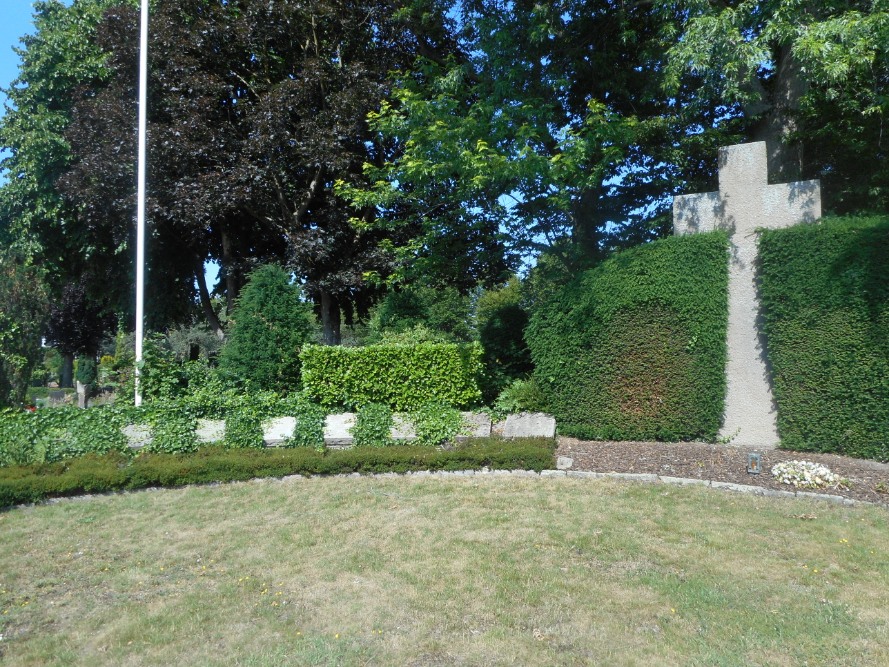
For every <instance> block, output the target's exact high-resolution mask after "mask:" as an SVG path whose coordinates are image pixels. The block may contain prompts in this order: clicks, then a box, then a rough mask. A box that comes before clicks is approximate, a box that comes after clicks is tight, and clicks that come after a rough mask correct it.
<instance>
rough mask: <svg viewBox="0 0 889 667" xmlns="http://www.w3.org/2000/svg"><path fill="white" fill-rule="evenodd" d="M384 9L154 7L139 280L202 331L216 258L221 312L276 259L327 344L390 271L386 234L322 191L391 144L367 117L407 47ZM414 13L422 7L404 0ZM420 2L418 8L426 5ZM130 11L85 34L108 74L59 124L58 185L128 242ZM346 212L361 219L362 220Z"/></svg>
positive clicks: (384, 153) (248, 2)
mask: <svg viewBox="0 0 889 667" xmlns="http://www.w3.org/2000/svg"><path fill="white" fill-rule="evenodd" d="M402 4H403V3H400V2H398V1H397V0H384V1H382V2H381V1H378V0H373V1H372V0H316V1H314V2H312V3H296V2H286V1H284V0H271V1H270V0H225V1H223V0H175V1H174V0H160V1H159V2H157V3H155V6H154V8H153V14H152V22H151V30H150V46H149V66H150V72H151V73H150V80H149V89H150V90H149V100H150V101H149V109H148V115H149V139H148V149H149V166H148V181H149V188H148V189H149V193H148V194H149V200H148V217H149V222H150V225H151V229H152V235H151V239H150V243H149V252H150V258H151V266H152V272H151V273H150V276H149V278H150V281H156V282H157V287H156V288H155V289H161V290H163V291H165V293H166V294H167V295H168V296H170V297H174V296H176V295H179V294H184V293H186V292H191V291H192V290H193V289H194V288H193V287H192V285H193V284H194V282H195V281H196V282H197V287H198V297H199V299H200V301H201V303H202V305H203V310H204V312H205V314H206V315H207V318H208V321H209V322H210V323H211V325H212V326H213V327H215V328H217V329H219V328H220V325H219V322H218V321H217V320H215V318H214V316H213V313H212V308H211V305H210V294H209V291H208V290H207V289H206V286H205V285H204V280H203V271H202V267H203V264H204V262H206V261H207V260H211V259H212V260H216V261H218V262H219V263H220V265H221V277H222V280H221V285H220V288H219V289H220V291H221V292H223V293H224V294H225V296H226V298H227V300H228V305H229V306H230V307H231V306H232V305H233V303H234V300H235V299H236V298H237V295H238V292H239V290H240V288H241V286H242V284H243V282H244V277H245V276H246V275H247V273H248V272H249V271H250V270H251V269H252V268H254V267H256V266H258V265H260V264H263V263H266V262H270V261H275V262H281V263H284V264H285V265H286V266H287V267H288V269H290V270H292V271H293V272H294V273H295V274H296V275H297V276H298V277H299V279H300V282H301V284H302V285H303V287H304V290H305V292H306V294H307V295H308V296H309V297H310V298H311V299H312V300H313V301H314V302H315V304H316V307H317V309H318V310H319V311H320V314H321V317H322V321H323V323H324V334H325V339H326V340H327V341H328V342H330V343H336V342H338V341H339V326H340V313H341V312H344V313H345V314H346V316H347V317H350V316H351V314H352V312H353V311H355V310H356V309H357V310H359V311H365V310H366V309H367V307H368V306H369V305H370V304H371V303H372V301H373V299H374V298H375V297H376V294H377V287H376V283H375V282H374V281H373V280H371V279H370V278H371V277H373V276H377V275H381V274H382V275H387V274H388V273H389V272H390V271H391V264H392V261H393V257H392V254H391V253H390V252H388V251H387V250H386V244H385V243H384V241H385V239H386V238H387V237H393V236H395V237H397V238H399V240H400V241H402V242H403V241H404V237H405V236H407V235H409V234H410V233H411V230H409V229H398V230H396V231H395V232H393V231H389V230H382V229H379V228H374V229H364V230H362V229H361V228H360V226H359V225H355V224H353V223H352V222H351V220H350V218H351V217H352V216H354V215H356V213H355V211H354V210H352V209H350V208H349V207H348V206H346V205H345V204H344V202H343V201H342V200H341V199H339V197H338V196H336V195H335V194H334V192H333V186H334V184H335V183H336V182H338V181H343V182H356V181H360V180H361V179H363V178H364V176H363V174H362V166H363V164H364V163H365V162H371V163H375V164H383V163H384V162H385V161H386V159H387V157H388V155H389V154H390V153H391V151H392V150H393V149H394V142H391V141H388V142H387V141H384V140H383V139H381V138H380V137H379V136H378V135H377V134H375V133H373V132H372V131H371V130H370V129H369V128H368V124H367V115H368V113H369V112H371V111H374V110H375V109H377V108H378V107H379V105H380V102H381V100H382V99H383V98H384V97H385V96H386V94H387V92H388V86H389V84H388V81H389V73H390V72H391V71H393V70H396V69H400V68H405V67H407V66H408V65H409V64H410V63H411V60H412V58H413V54H414V53H415V52H416V51H417V49H418V48H419V46H418V45H419V43H420V40H419V39H418V38H416V37H415V36H414V33H413V32H412V28H411V26H412V25H414V23H415V22H414V21H413V19H412V18H411V16H412V14H411V13H410V12H407V13H405V12H403V11H400V10H401V9H404V8H403V7H402ZM408 4H423V3H415V2H413V3H408ZM426 4H430V3H426ZM137 28H138V15H137V13H136V11H135V9H133V8H132V7H130V6H118V7H114V8H112V9H110V10H109V11H108V12H107V13H106V14H105V18H104V20H103V21H102V23H101V24H100V25H99V27H98V29H97V38H96V39H97V43H98V44H99V46H100V47H101V49H102V50H103V51H105V52H107V53H109V54H110V55H109V59H108V67H109V69H110V71H111V75H110V76H109V78H108V82H107V83H106V84H104V85H101V86H85V87H83V89H82V90H81V91H80V94H79V95H78V98H77V101H76V103H75V106H74V111H73V115H74V120H73V123H72V124H71V126H70V128H69V129H68V131H67V134H66V137H67V139H68V140H69V141H70V143H71V146H72V151H73V155H74V160H73V162H72V164H71V167H70V169H69V170H68V171H67V173H66V174H65V175H64V176H63V178H62V179H61V181H60V183H61V186H62V189H63V191H64V193H65V194H66V196H67V197H68V198H69V199H70V200H71V201H73V202H76V203H77V205H78V206H79V207H80V208H81V210H83V211H84V215H85V216H86V218H87V219H89V220H90V221H91V224H96V225H100V226H102V227H103V228H107V229H109V230H112V231H113V233H114V235H115V238H122V239H128V238H130V237H131V236H132V212H133V210H134V204H135V202H134V194H133V188H132V165H133V162H134V156H135V141H136V137H135V134H134V132H133V130H132V127H133V126H132V122H131V119H133V118H135V114H136V107H135V100H136V89H135V86H136V72H137V67H136V57H137V52H136V43H137V40H136V39H135V35H136V34H137ZM357 216H358V217H359V218H360V217H362V216H363V217H366V218H367V217H373V216H372V211H370V210H363V211H358V213H357Z"/></svg>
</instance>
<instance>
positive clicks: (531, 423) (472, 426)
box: [123, 412, 556, 449]
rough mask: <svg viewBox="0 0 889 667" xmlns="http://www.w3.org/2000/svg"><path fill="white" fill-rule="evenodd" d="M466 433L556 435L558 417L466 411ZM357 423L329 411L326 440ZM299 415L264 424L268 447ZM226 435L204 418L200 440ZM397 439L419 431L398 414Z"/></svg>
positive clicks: (141, 433) (348, 439)
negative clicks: (496, 418)
mask: <svg viewBox="0 0 889 667" xmlns="http://www.w3.org/2000/svg"><path fill="white" fill-rule="evenodd" d="M461 415H462V416H463V423H464V425H465V428H464V429H463V431H464V432H463V433H462V434H461V435H459V436H457V440H464V439H467V438H487V437H489V436H491V435H500V436H502V437H504V438H555V437H556V420H555V419H554V418H553V417H552V416H550V415H547V414H543V413H539V412H522V413H519V414H514V415H508V416H507V417H506V419H505V420H504V421H502V422H497V423H493V422H492V421H491V417H490V416H489V415H487V414H485V413H481V412H463V413H461ZM354 426H355V413H353V412H344V413H341V414H333V415H328V416H327V418H326V420H325V422H324V444H325V445H327V446H328V447H332V448H340V447H343V448H345V447H351V446H352V444H353V442H354V438H353V437H352V428H353V427H354ZM295 427H296V419H295V418H293V417H278V418H277V419H270V420H268V421H267V422H266V423H265V424H263V440H264V441H265V444H266V446H268V447H277V446H279V445H281V444H283V443H284V442H285V441H286V440H287V439H288V438H290V437H291V436H292V435H293V430H294V428H295ZM123 432H124V434H125V435H126V436H127V440H128V442H129V446H130V447H131V448H132V449H141V448H142V447H145V446H147V445H148V444H150V443H151V429H150V428H148V427H147V426H144V425H140V424H131V425H130V426H127V427H125V428H124V431H123ZM224 435H225V421H223V420H221V419H201V420H199V421H198V428H197V431H196V433H195V436H196V438H197V441H198V442H199V443H202V444H211V443H214V442H221V441H222V439H223V436H224ZM391 436H392V439H393V440H395V441H396V442H405V443H409V442H410V441H411V440H414V439H415V438H416V437H417V436H416V432H415V431H414V426H413V424H412V423H411V422H410V421H409V420H408V419H407V418H406V417H404V416H403V415H398V414H396V415H395V418H394V424H393V426H392V432H391Z"/></svg>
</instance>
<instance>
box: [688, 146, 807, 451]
mask: <svg viewBox="0 0 889 667" xmlns="http://www.w3.org/2000/svg"><path fill="white" fill-rule="evenodd" d="M820 217H821V186H820V185H819V182H818V181H817V180H815V181H800V182H797V183H782V184H780V185H769V184H768V167H767V157H766V144H765V142H757V143H752V144H739V145H737V146H727V147H725V148H720V149H719V191H718V192H705V193H703V194H696V195H683V196H681V197H674V198H673V229H674V233H675V234H693V233H695V232H706V231H712V230H714V229H723V230H726V231H728V232H729V233H730V244H731V245H730V252H731V257H730V263H729V308H728V364H727V366H726V380H727V392H726V403H725V412H724V415H723V423H722V429H721V431H720V436H722V437H724V438H732V443H733V444H738V445H751V446H756V447H762V448H767V447H775V446H776V445H777V444H778V441H779V439H778V430H777V426H776V421H775V402H774V398H773V397H772V388H771V382H770V379H769V374H768V368H767V365H766V359H765V349H764V345H763V341H762V338H761V333H760V329H759V322H758V320H759V298H758V295H757V289H756V271H755V268H756V254H757V240H758V239H757V231H758V230H759V229H779V228H782V227H790V226H791V225H796V224H799V223H806V222H815V221H816V220H818V219H819V218H820Z"/></svg>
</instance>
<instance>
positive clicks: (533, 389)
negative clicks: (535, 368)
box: [494, 377, 549, 414]
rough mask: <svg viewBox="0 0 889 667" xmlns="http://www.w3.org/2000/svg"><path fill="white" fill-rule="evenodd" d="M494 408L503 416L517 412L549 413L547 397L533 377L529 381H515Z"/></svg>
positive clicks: (504, 391)
mask: <svg viewBox="0 0 889 667" xmlns="http://www.w3.org/2000/svg"><path fill="white" fill-rule="evenodd" d="M494 408H495V409H496V410H497V411H498V412H501V413H503V414H512V413H516V412H549V406H548V404H547V401H546V396H545V395H544V393H543V392H542V391H540V386H539V385H538V384H537V381H536V380H535V379H534V378H533V377H532V378H529V379H527V380H513V382H512V383H511V384H510V385H509V386H508V387H506V388H505V389H504V390H503V391H501V392H500V395H499V396H498V397H497V402H496V403H495V404H494Z"/></svg>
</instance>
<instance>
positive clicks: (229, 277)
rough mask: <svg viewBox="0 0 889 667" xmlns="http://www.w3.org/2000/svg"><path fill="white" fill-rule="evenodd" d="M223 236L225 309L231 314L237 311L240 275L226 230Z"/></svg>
mask: <svg viewBox="0 0 889 667" xmlns="http://www.w3.org/2000/svg"><path fill="white" fill-rule="evenodd" d="M220 235H221V236H222V272H223V274H224V275H225V307H226V309H227V310H228V312H229V314H230V313H231V312H232V311H233V310H234V309H235V299H237V298H238V275H237V271H236V270H235V253H234V249H233V248H232V239H231V236H229V234H228V232H227V231H225V230H224V229H223V230H222V231H221V232H220Z"/></svg>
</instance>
